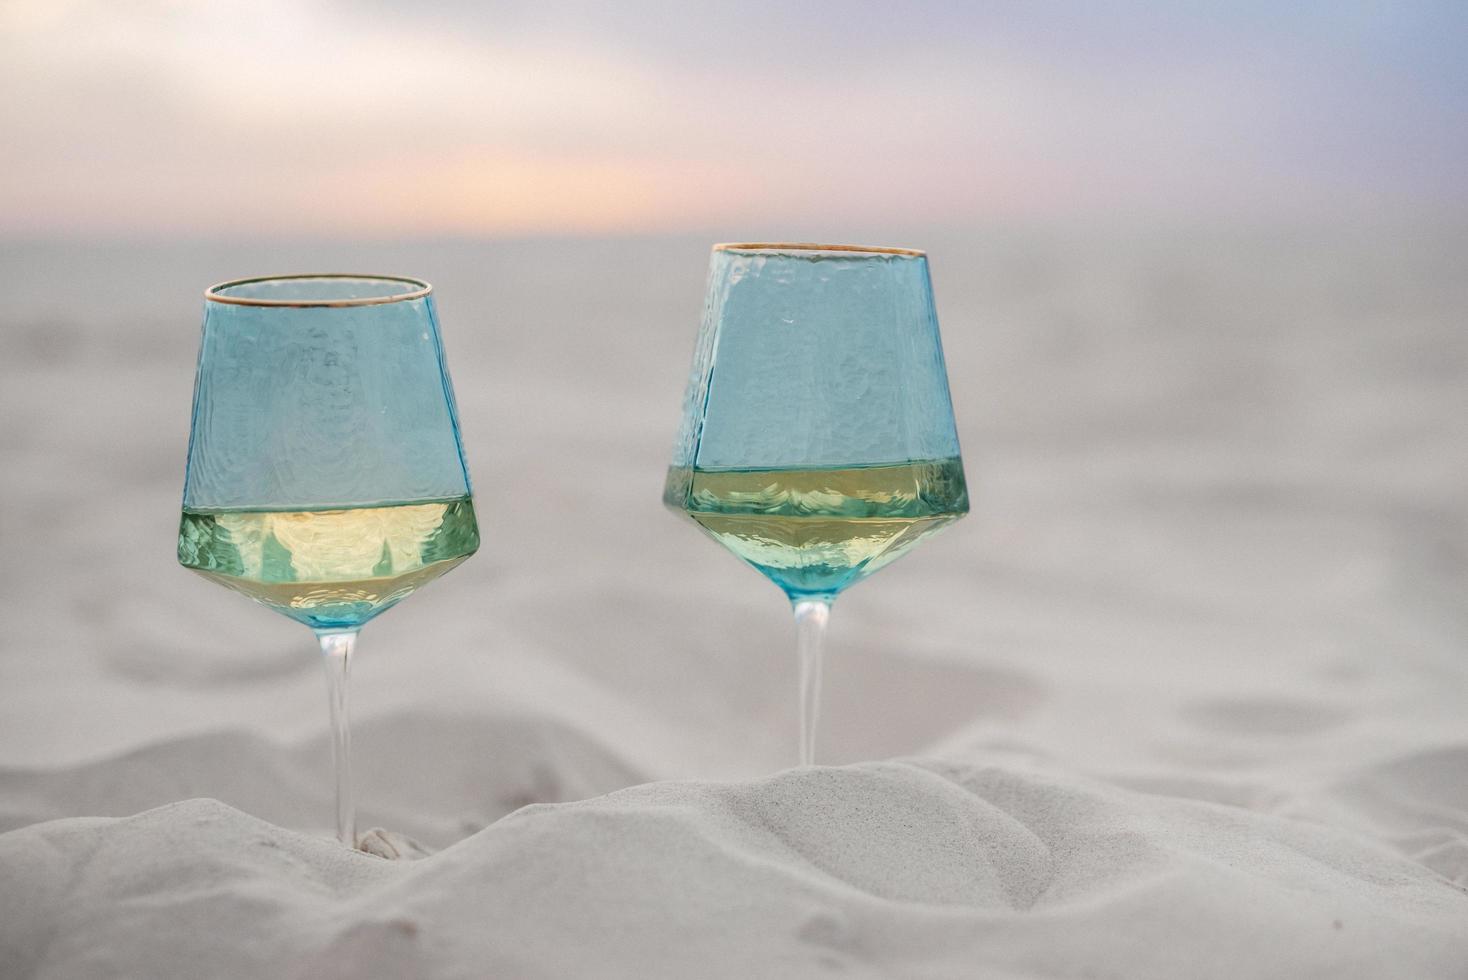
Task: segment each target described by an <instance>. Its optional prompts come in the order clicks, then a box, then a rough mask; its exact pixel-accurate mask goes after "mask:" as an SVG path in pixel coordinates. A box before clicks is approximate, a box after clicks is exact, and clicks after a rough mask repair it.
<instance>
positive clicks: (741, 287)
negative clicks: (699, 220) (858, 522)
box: [673, 248, 959, 469]
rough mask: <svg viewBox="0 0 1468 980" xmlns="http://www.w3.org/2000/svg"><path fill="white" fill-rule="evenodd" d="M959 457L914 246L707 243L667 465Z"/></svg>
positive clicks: (922, 267) (932, 315)
mask: <svg viewBox="0 0 1468 980" xmlns="http://www.w3.org/2000/svg"><path fill="white" fill-rule="evenodd" d="M958 455H959V451H958V435H957V433H956V431H955V430H954V425H953V408H952V405H951V403H950V401H949V397H948V377H947V373H946V371H945V369H944V366H943V348H942V345H941V343H940V342H939V338H938V317H937V314H936V312H935V311H934V308H933V294H932V287H931V286H930V284H929V281H928V263H927V258H926V257H925V256H923V255H921V254H915V253H909V252H882V251H872V252H863V251H834V250H822V249H799V250H778V249H768V250H761V249H728V248H724V249H716V250H715V251H714V253H713V260H712V265H711V267H710V271H709V285H708V298H707V302H706V305H705V308H704V318H703V325H702V328H701V330H700V331H699V338H698V345H697V348H696V350H695V354H694V364H693V374H692V377H691V378H690V379H689V386H688V397H687V399H686V402H685V405H684V419H683V427H682V429H681V430H680V434H679V438H678V444H677V447H676V448H675V451H674V458H673V465H674V466H697V467H699V468H704V469H717V468H732V467H741V468H744V467H757V468H762V469H775V468H779V467H801V468H810V467H820V466H855V465H864V466H870V465H877V464H885V463H903V462H908V461H912V460H928V459H947V458H952V457H956V456H958Z"/></svg>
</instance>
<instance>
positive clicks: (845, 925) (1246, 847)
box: [0, 761, 1468, 980]
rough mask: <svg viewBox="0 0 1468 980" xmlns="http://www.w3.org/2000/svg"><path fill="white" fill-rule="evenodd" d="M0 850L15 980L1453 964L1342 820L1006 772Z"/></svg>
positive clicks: (1390, 873) (1429, 905)
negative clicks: (413, 849) (418, 834)
mask: <svg viewBox="0 0 1468 980" xmlns="http://www.w3.org/2000/svg"><path fill="white" fill-rule="evenodd" d="M0 864H3V866H4V867H6V868H7V869H8V870H9V872H10V875H11V877H10V879H9V880H10V882H11V883H12V886H11V887H8V888H7V889H6V890H5V896H6V897H5V898H4V899H0V902H3V915H0V949H3V950H4V951H5V952H6V954H7V962H9V963H10V964H11V965H12V967H14V968H15V969H14V972H13V975H16V976H30V977H36V978H52V977H55V978H61V977H65V978H68V980H84V978H89V977H108V976H119V975H123V976H156V977H169V976H200V975H210V976H232V977H280V976H301V977H306V976H312V977H357V976H444V977H453V976H503V977H564V976H602V977H637V976H648V975H657V976H699V977H710V978H713V977H731V978H732V977H750V976H762V977H780V976H817V975H826V974H833V975H834V974H839V975H843V976H871V977H885V976H902V977H950V976H951V977H960V976H976V975H979V976H998V977H1031V976H1087V975H1089V976H1127V977H1136V978H1150V977H1157V978H1169V980H1172V978H1176V977H1179V976H1187V977H1196V978H1211V977H1219V978H1236V977H1241V976H1250V977H1254V976H1280V977H1285V976H1288V977H1341V976H1381V977H1387V976H1393V977H1444V978H1446V977H1456V976H1461V975H1462V973H1461V971H1462V965H1463V962H1464V960H1463V955H1464V951H1465V949H1468V896H1465V895H1464V893H1463V892H1462V891H1460V890H1459V889H1455V888H1453V887H1451V886H1448V885H1447V884H1445V883H1444V882H1443V880H1442V879H1441V878H1439V877H1438V876H1436V875H1435V874H1433V873H1432V872H1430V871H1428V870H1427V869H1425V868H1423V867H1422V866H1420V865H1418V864H1416V863H1414V862H1412V861H1410V860H1408V859H1406V858H1403V857H1401V856H1398V855H1395V854H1393V853H1390V852H1389V851H1387V850H1386V849H1384V848H1382V847H1381V846H1379V845H1376V844H1373V843H1372V842H1370V841H1368V840H1366V839H1363V838H1361V837H1357V836H1353V835H1351V834H1348V833H1344V832H1340V831H1336V830H1331V829H1328V828H1322V827H1319V826H1316V825H1311V824H1306V823H1302V822H1298V821H1292V820H1287V819H1280V818H1275V817H1270V816H1265V815H1259V814H1254V813H1249V812H1247V811H1244V810H1240V809H1238V808H1235V807H1227V806H1219V805H1214V804H1206V803H1198V802H1195V801H1188V800H1180V799H1171V798H1167V797H1161V796H1156V795H1152V794H1144V793H1138V792H1134V791H1127V790H1121V789H1117V788H1114V787H1109V786H1105V785H1102V784H1097V783H1094V782H1091V781H1089V780H1084V779H1078V778H1075V777H1069V776H1066V775H1064V774H1060V773H1055V772H1048V771H1045V770H1043V769H1036V768H1030V767H1022V766H1016V765H1004V764H996V765H991V766H963V765H955V764H952V763H934V762H922V761H913V762H891V763H873V764H868V765H860V766H852V767H846V768H837V769H824V768H817V769H810V770H796V771H790V772H785V773H781V774H778V775H775V776H772V777H769V778H767V779H763V780H757V781H753V782H740V783H722V784H721V783H696V782H671V783H652V784H648V785H645V786H640V787H637V788H635V789H628V790H624V791H621V792H618V793H614V794H612V795H610V796H605V797H601V798H597V799H592V800H589V801H586V802H582V803H569V804H560V805H550V804H540V805H535V806H530V807H526V808H524V809H522V810H520V811H518V812H517V813H515V814H514V815H512V816H510V817H508V818H506V819H504V820H501V821H499V822H498V823H495V824H494V825H493V826H491V827H488V828H486V829H484V830H482V831H480V832H478V833H477V834H474V835H473V836H471V837H468V838H467V839H465V840H463V841H460V842H459V843H457V844H455V845H454V846H452V847H450V848H448V849H446V850H443V851H440V852H439V853H437V854H435V855H433V856H431V857H428V858H426V859H424V860H421V861H414V862H391V861H385V860H382V859H381V858H376V857H372V856H368V855H364V854H360V853H352V852H348V851H345V850H343V849H341V848H339V847H337V846H336V845H334V844H333V843H332V842H330V841H328V840H323V839H321V838H319V837H314V836H305V835H301V834H297V833H292V832H290V831H286V830H283V829H281V828H279V827H277V826H275V825H273V824H270V823H267V822H265V821H262V820H259V819H258V818H255V817H251V816H248V815H246V814H244V813H242V812H240V811H238V810H236V809H233V808H231V807H228V806H225V805H223V804H221V803H218V802H214V801H209V800H190V801H187V802H182V803H175V804H170V805H169V806H166V807H162V808H160V809H156V810H150V811H148V812H146V813H142V814H139V815H137V816H134V817H128V818H123V819H96V818H90V819H67V820H59V821H54V822H50V823H43V824H38V825H35V826H32V827H28V828H25V829H22V830H17V831H13V832H11V833H9V834H6V835H4V836H0ZM139 935H146V936H148V937H150V938H149V941H148V942H146V943H140V942H136V941H135V939H136V937H137V936H139ZM1100 964H1110V965H1109V966H1101V965H1100Z"/></svg>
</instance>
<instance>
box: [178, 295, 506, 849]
mask: <svg viewBox="0 0 1468 980" xmlns="http://www.w3.org/2000/svg"><path fill="white" fill-rule="evenodd" d="M431 292H432V287H431V286H429V285H428V283H426V282H422V281H420V280H417V279H404V278H400V277H396V276H358V275H336V274H330V275H299V276H279V277H272V278H260V279H239V280H235V281H233V282H226V283H221V284H219V285H217V286H212V287H210V288H209V289H208V290H207V291H206V292H205V293H204V299H205V302H204V327H203V339H202V341H201V345H200V350H199V367H198V375H197V377H196V379H195V383H194V414H193V428H192V432H191V434H190V437H189V450H188V466H187V470H186V472H185V475H184V496H183V518H182V521H181V522H180V525H179V532H178V560H179V563H180V564H182V565H184V566H185V567H187V568H190V569H192V570H194V571H196V572H198V573H199V574H201V575H203V576H204V577H205V578H207V579H209V580H211V581H214V582H218V583H219V584H220V585H224V586H227V587H229V588H231V589H234V590H235V591H236V592H241V593H243V594H245V595H246V596H249V597H250V598H251V599H254V600H255V601H256V602H259V603H261V604H262V605H265V606H268V607H269V608H271V609H273V610H275V611H276V612H278V613H281V614H282V615H285V616H289V617H290V618H291V619H294V620H296V621H297V622H300V623H304V624H305V625H307V626H309V627H311V629H312V630H314V631H315V632H316V636H317V638H318V639H319V641H320V646H321V652H322V654H323V655H324V662H325V666H326V677H327V687H328V695H329V699H330V706H331V727H332V743H331V744H332V759H333V764H334V765H335V768H336V832H337V837H338V838H339V839H340V840H341V841H342V843H344V844H346V845H348V846H349V847H350V846H355V845H356V827H355V814H354V810H353V801H352V790H351V759H350V747H351V742H350V732H349V730H348V725H347V678H348V674H349V671H350V668H351V660H352V652H353V649H354V648H355V646H356V642H357V631H358V630H360V629H361V628H362V625H363V624H364V623H366V622H367V621H368V620H369V619H372V618H373V617H374V616H376V615H378V614H379V613H381V612H383V611H384V610H386V609H388V608H390V607H391V606H394V605H396V604H397V603H398V602H400V601H402V600H403V599H404V598H405V597H407V596H408V595H409V594H410V593H412V592H413V591H414V590H416V589H418V588H421V587H422V586H423V585H424V584H426V583H427V582H429V581H431V580H433V579H435V578H437V577H438V576H440V575H442V574H444V573H445V572H447V571H449V570H450V569H452V568H453V567H455V566H456V565H458V564H459V563H460V562H462V561H464V559H466V558H468V557H469V556H470V555H472V554H473V553H474V552H475V550H476V549H477V548H478V547H479V529H478V526H477V524H476V523H475V519H474V504H473V502H472V499H471V495H470V487H469V471H468V468H467V467H466V466H465V463H464V451H463V446H462V445H461V444H460V440H459V421H458V414H457V410H456V409H455V407H454V393H453V388H452V387H451V386H450V384H449V375H448V367H447V365H446V364H445V363H444V354H443V345H442V343H441V342H440V340H439V333H438V319H437V316H436V315H435V313H434V308H433V299H432V297H431V296H430V293H431Z"/></svg>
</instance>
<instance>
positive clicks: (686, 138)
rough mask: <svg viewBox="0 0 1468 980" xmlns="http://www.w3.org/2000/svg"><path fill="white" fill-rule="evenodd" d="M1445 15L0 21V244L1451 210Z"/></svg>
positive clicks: (502, 11) (1460, 99)
mask: <svg viewBox="0 0 1468 980" xmlns="http://www.w3.org/2000/svg"><path fill="white" fill-rule="evenodd" d="M1465 39H1468V3H1464V2H1462V0H1450V2H1437V0H1418V2H1408V0H1400V2H1395V3H1371V2H1352V0H1340V2H1312V0H1296V2H1290V3H1279V2H1277V0H1269V2H1261V0H1226V2H1211V0H1188V2H1172V3H1163V2H1121V0H1093V2H1080V0H1075V2H1065V3H1061V2H1048V0H1012V2H1008V0H1000V2H992V3H982V2H972V3H970V2H937V0H934V2H923V0H915V2H907V3H899V2H893V0H887V2H882V3H877V2H869V0H844V2H827V0H807V2H795V0H784V2H779V3H772V2H766V0H743V2H738V3H722V2H720V3H700V2H696V0H687V2H671V0H626V2H620V3H605V2H571V3H554V2H549V0H542V2H533V0H504V2H497V0H489V2H471V0H421V2H416V3H411V4H410V3H404V2H391V0H356V2H348V0H213V2H202V0H201V2H187V0H0V93H3V98H0V134H3V135H0V237H9V238H35V237H42V238H97V237H103V238H106V237H124V238H127V237H135V238H165V239H166V238H171V237H197V236H206V237H211V236H231V235H249V236H307V237H309V236H319V235H348V236H374V237H397V236H409V237H411V236H443V235H447V236H458V235H471V236H514V235H534V234H548V235H577V234H608V233H675V232H694V231H704V230H709V229H720V228H734V227H737V228H741V229H743V228H753V227H772V228H773V227H774V226H777V225H778V226H779V227H780V228H782V229H785V228H792V227H799V228H824V227H836V226H840V227H874V226H878V225H883V224H892V223H904V224H911V223H926V224H933V225H945V226H946V225H953V226H965V225H972V224H974V223H980V222H986V221H1004V222H1014V221H1048V222H1056V221H1062V222H1063V221H1067V220H1103V221H1104V220H1112V219H1121V218H1125V219H1127V220H1144V221H1146V220H1157V221H1169V220H1177V219H1187V220H1229V219H1237V218H1242V219H1246V220H1258V219H1271V218H1286V219H1310V218H1321V217H1332V216H1339V215H1342V214H1345V215H1372V216H1380V215H1387V216H1390V215H1398V214H1403V215H1408V216H1414V215H1442V214H1444V213H1448V214H1454V215H1464V214H1468V180H1465V174H1468V58H1465V57H1464V56H1463V53H1462V52H1463V48H1464V42H1465Z"/></svg>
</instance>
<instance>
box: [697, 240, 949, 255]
mask: <svg viewBox="0 0 1468 980" xmlns="http://www.w3.org/2000/svg"><path fill="white" fill-rule="evenodd" d="M714 251H715V252H865V253H868V254H871V255H906V256H910V257H912V258H919V259H920V258H923V257H925V256H926V255H927V254H928V253H927V252H924V251H921V250H920V249H916V248H890V247H887V246H885V245H818V244H816V243H815V242H725V243H723V244H720V245H715V246H714Z"/></svg>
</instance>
